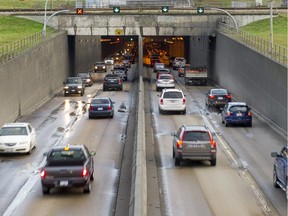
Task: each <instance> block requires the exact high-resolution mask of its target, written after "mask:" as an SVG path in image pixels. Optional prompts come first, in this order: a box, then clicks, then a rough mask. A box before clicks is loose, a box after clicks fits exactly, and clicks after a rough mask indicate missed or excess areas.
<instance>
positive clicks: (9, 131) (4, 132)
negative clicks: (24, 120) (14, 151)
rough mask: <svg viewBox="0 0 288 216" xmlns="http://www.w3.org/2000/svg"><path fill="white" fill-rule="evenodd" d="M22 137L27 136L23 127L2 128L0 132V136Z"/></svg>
mask: <svg viewBox="0 0 288 216" xmlns="http://www.w3.org/2000/svg"><path fill="white" fill-rule="evenodd" d="M15 135H16V136H23V135H28V132H27V130H26V128H25V127H3V128H1V130H0V136H15Z"/></svg>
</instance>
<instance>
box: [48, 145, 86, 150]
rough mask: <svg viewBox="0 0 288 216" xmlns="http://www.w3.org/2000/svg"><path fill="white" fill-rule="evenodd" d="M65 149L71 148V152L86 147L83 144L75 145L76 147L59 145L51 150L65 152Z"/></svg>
mask: <svg viewBox="0 0 288 216" xmlns="http://www.w3.org/2000/svg"><path fill="white" fill-rule="evenodd" d="M65 148H69V149H71V150H79V149H82V148H84V145H82V144H75V145H70V144H69V145H57V146H54V147H52V148H51V149H50V151H52V150H64V149H65Z"/></svg>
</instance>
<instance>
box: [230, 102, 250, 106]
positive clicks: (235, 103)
mask: <svg viewBox="0 0 288 216" xmlns="http://www.w3.org/2000/svg"><path fill="white" fill-rule="evenodd" d="M237 105H238V106H247V104H246V103H245V102H229V103H228V106H237Z"/></svg>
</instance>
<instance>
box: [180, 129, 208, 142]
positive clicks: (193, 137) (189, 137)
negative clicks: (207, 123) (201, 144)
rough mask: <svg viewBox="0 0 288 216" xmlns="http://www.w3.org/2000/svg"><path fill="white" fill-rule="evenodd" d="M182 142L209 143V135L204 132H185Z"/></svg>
mask: <svg viewBox="0 0 288 216" xmlns="http://www.w3.org/2000/svg"><path fill="white" fill-rule="evenodd" d="M183 140H184V141H210V137H209V134H208V133H207V132H205V131H186V132H185V133H184V136H183Z"/></svg>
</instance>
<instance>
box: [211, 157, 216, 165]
mask: <svg viewBox="0 0 288 216" xmlns="http://www.w3.org/2000/svg"><path fill="white" fill-rule="evenodd" d="M210 164H211V166H216V158H215V159H213V160H210Z"/></svg>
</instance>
